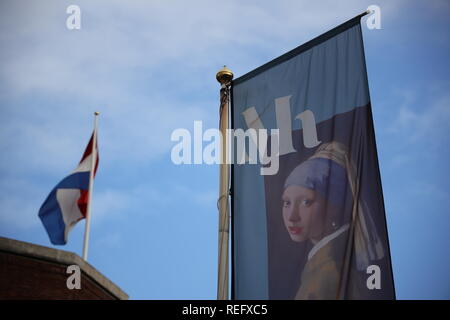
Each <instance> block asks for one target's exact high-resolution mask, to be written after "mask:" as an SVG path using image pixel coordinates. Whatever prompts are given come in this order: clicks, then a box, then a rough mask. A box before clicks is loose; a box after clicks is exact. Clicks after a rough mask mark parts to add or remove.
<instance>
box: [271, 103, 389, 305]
mask: <svg viewBox="0 0 450 320" xmlns="http://www.w3.org/2000/svg"><path fill="white" fill-rule="evenodd" d="M370 108H371V107H370V104H369V105H367V106H364V107H359V108H355V109H354V110H352V111H349V112H346V113H343V114H339V115H336V116H334V117H333V118H331V119H329V120H326V121H323V122H321V123H319V124H317V134H318V139H319V141H321V143H326V142H330V141H337V142H340V143H343V144H344V145H345V146H346V147H347V148H348V150H349V153H350V157H351V161H352V162H353V164H354V165H355V167H356V168H357V171H358V173H357V176H358V174H359V175H360V183H361V191H360V192H361V199H364V201H366V203H367V205H368V206H369V208H371V213H372V218H373V220H374V222H375V225H376V228H377V232H378V235H379V237H380V238H381V239H382V241H383V242H384V248H385V257H384V258H383V259H382V260H381V261H373V264H377V265H379V266H380V268H381V276H382V282H381V283H382V284H381V290H371V292H370V295H369V296H365V298H367V297H370V298H393V297H394V288H393V279H392V270H391V264H390V254H389V250H388V247H389V246H388V242H387V234H386V222H385V221H386V220H385V210H384V202H383V195H382V188H381V182H380V175H379V169H378V159H377V156H376V155H377V153H376V145H375V138H374V131H373V123H372V115H371V109H370ZM292 138H293V145H294V148H295V149H296V150H297V152H296V153H290V154H287V155H283V156H280V168H279V171H278V173H277V174H276V175H272V176H265V177H264V182H265V194H266V208H267V228H268V230H267V234H268V239H267V241H268V250H269V254H268V257H269V261H268V265H269V298H270V299H292V298H294V297H295V294H296V292H297V290H298V288H299V286H300V277H301V272H302V269H303V267H304V264H305V263H306V259H307V255H308V252H309V250H310V249H311V248H312V244H311V243H310V241H305V242H304V243H295V242H293V241H292V240H291V239H290V237H289V235H288V233H287V231H286V228H285V226H284V223H283V218H282V210H281V208H282V206H281V196H282V192H283V185H284V182H285V180H286V178H287V176H288V175H289V174H290V172H291V171H292V170H293V169H294V168H295V167H296V166H297V165H299V164H300V163H301V162H303V161H305V160H306V159H308V158H309V157H310V156H312V155H313V154H314V152H315V151H316V149H317V147H316V148H311V149H309V148H306V147H304V145H303V131H302V130H295V131H293V132H292ZM268 145H269V146H270V143H268ZM359 274H360V276H361V277H366V278H367V276H368V275H365V274H362V273H361V272H359ZM368 293H369V292H368Z"/></svg>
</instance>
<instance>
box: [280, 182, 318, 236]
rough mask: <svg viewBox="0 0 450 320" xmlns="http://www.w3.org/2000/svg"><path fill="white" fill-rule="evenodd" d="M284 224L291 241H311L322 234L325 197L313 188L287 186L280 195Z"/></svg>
mask: <svg viewBox="0 0 450 320" xmlns="http://www.w3.org/2000/svg"><path fill="white" fill-rule="evenodd" d="M282 206H283V220H284V225H285V227H286V229H287V231H288V233H289V236H290V237H291V239H292V240H293V241H296V242H302V241H305V240H307V239H310V240H311V241H312V242H313V243H316V242H317V241H319V240H320V239H321V238H322V237H323V235H324V229H325V228H324V226H325V212H326V202H325V199H324V198H323V197H322V196H320V195H319V194H317V193H316V192H315V191H314V190H311V189H308V188H304V187H300V186H289V187H287V188H286V189H285V190H284V192H283V195H282Z"/></svg>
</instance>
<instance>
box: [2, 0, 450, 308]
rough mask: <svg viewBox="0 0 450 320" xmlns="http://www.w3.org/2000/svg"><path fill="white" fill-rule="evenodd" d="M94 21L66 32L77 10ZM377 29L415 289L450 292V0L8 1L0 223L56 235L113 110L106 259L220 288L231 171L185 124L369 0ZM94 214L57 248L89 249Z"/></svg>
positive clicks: (139, 284) (141, 289)
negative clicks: (78, 175) (225, 76)
mask: <svg viewBox="0 0 450 320" xmlns="http://www.w3.org/2000/svg"><path fill="white" fill-rule="evenodd" d="M71 4H76V5H78V6H79V7H80V9H81V29H80V30H69V29H67V27H66V19H67V18H68V16H69V15H68V14H67V13H66V9H67V7H68V6H69V5H71ZM369 5H378V6H379V7H380V8H381V29H375V30H369V29H368V28H367V27H366V18H363V19H362V27H363V28H362V29H363V38H364V46H365V54H366V62H367V69H368V77H369V87H370V95H371V102H372V108H373V117H374V124H375V133H376V140H377V148H378V156H379V162H380V171H381V179H382V186H383V193H384V200H385V207H386V218H387V224H388V231H389V241H390V247H391V255H392V265H393V270H394V281H395V288H396V294H397V298H398V299H449V298H450V273H449V270H450V255H449V254H448V253H449V250H448V244H449V243H450V232H448V230H449V229H450V217H449V214H450V210H449V209H450V194H449V192H450V191H449V190H450V180H449V179H448V177H449V173H450V170H449V169H448V168H447V165H448V163H449V162H448V158H449V155H450V154H449V152H448V149H447V148H446V147H447V145H448V144H449V143H450V140H449V137H450V125H449V123H450V90H449V89H450V78H449V75H448V73H449V71H450V68H449V66H450V63H449V61H450V59H449V58H450V42H449V40H448V30H450V19H448V16H449V14H450V2H448V1H446V0H432V1H404V0H390V1H366V0H348V1H339V3H338V2H337V1H303V0H302V1H300V0H298V1H288V0H280V1H235V0H230V1H225V2H224V1H215V0H209V1H206V0H205V1H203V0H192V1H189V2H187V1H177V0H171V1H156V0H152V1H138V0H132V1H127V2H124V1H118V0H113V1H100V0H95V1H92V0H91V1H82V0H71V1H65V0H58V1H57V0H54V1H49V0H45V1H23V0H3V1H1V2H0V48H1V49H0V150H2V152H1V154H0V190H1V193H0V236H3V237H8V238H12V239H17V240H21V241H27V242H31V243H35V244H39V245H44V246H49V247H54V246H52V245H51V243H50V241H49V239H48V236H47V234H46V232H45V229H44V228H43V226H42V224H41V222H40V220H39V218H38V210H39V208H40V206H41V204H42V203H43V201H44V200H45V198H46V197H47V195H48V193H49V192H50V191H51V190H52V188H53V187H54V186H55V185H56V184H57V183H58V182H59V181H60V180H61V179H62V178H63V177H65V176H66V175H67V174H69V173H70V172H71V171H72V170H73V169H75V167H76V166H77V164H78V161H79V159H80V158H81V155H82V153H83V151H84V148H85V146H86V144H87V142H88V140H89V137H90V135H91V132H92V125H93V113H94V111H99V112H100V113H101V114H100V117H99V136H98V144H99V150H100V151H99V152H100V165H99V170H98V173H97V177H96V180H95V187H94V196H93V197H94V198H93V204H92V205H93V208H92V222H91V234H90V247H89V259H88V260H89V263H91V264H92V265H93V266H94V267H95V268H97V269H98V270H100V271H101V272H102V273H103V274H104V275H105V276H107V277H108V278H110V279H111V280H112V281H113V282H115V283H116V284H117V285H118V286H120V287H121V288H122V289H123V290H124V291H125V292H127V293H128V294H129V296H130V298H131V299H215V298H216V284H217V247H218V212H217V207H216V201H217V197H218V184H219V168H218V166H217V165H205V164H203V165H175V164H173V163H172V161H171V158H170V154H171V149H172V147H173V146H174V145H175V143H174V142H172V141H171V140H170V135H171V133H172V131H173V130H175V129H177V128H186V129H188V130H190V131H192V130H193V124H194V121H195V120H202V121H203V127H204V128H217V126H218V107H219V105H218V104H219V101H218V97H219V84H218V83H217V81H216V79H215V75H216V72H217V71H218V70H219V69H220V68H221V67H222V66H223V65H227V66H228V67H229V68H230V69H231V70H232V71H233V72H234V74H235V77H238V76H241V75H243V74H245V73H247V72H248V71H251V70H253V69H254V68H256V67H258V66H260V65H262V64H264V63H266V62H268V61H270V60H272V59H273V58H275V57H277V56H279V55H281V54H283V53H285V52H287V51H289V50H291V49H293V48H295V47H297V46H298V45H300V44H302V43H304V42H306V41H308V40H310V39H312V38H314V37H316V36H318V35H320V34H322V33H324V32H326V31H327V30H329V29H331V28H333V27H334V26H336V25H339V24H340V23H342V22H344V21H346V20H348V19H350V18H352V17H354V16H356V15H357V14H359V13H361V12H363V11H364V10H366V8H367V7H368V6H369ZM83 233H84V222H80V223H78V224H77V226H76V227H75V228H74V229H73V230H72V231H71V234H70V237H69V243H68V244H67V245H66V246H64V247H60V246H58V247H56V248H58V249H63V250H68V251H73V252H76V253H78V254H79V255H81V251H82V246H83Z"/></svg>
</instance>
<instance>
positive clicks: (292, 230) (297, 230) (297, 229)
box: [288, 227, 303, 234]
mask: <svg viewBox="0 0 450 320" xmlns="http://www.w3.org/2000/svg"><path fill="white" fill-rule="evenodd" d="M288 230H289V232H290V233H291V234H299V233H301V232H302V230H303V228H301V227H288Z"/></svg>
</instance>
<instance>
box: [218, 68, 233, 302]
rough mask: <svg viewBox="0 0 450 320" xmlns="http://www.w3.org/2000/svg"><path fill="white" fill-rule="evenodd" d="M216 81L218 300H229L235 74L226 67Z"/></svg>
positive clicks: (219, 73)
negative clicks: (231, 115)
mask: <svg viewBox="0 0 450 320" xmlns="http://www.w3.org/2000/svg"><path fill="white" fill-rule="evenodd" d="M216 79H217V81H219V83H220V84H221V88H220V110H219V114H220V124H219V126H220V133H221V136H222V144H221V147H222V152H221V164H220V181H219V200H218V201H217V203H218V208H219V262H218V275H217V300H228V242H229V234H230V214H229V202H228V196H229V179H230V176H229V165H228V161H227V159H228V153H227V150H228V143H229V141H228V136H227V132H226V131H227V129H228V123H229V121H228V113H229V102H230V87H231V80H232V79H233V72H231V70H229V69H228V68H227V67H226V66H224V67H223V68H222V69H221V70H220V71H219V72H217V74H216Z"/></svg>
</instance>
